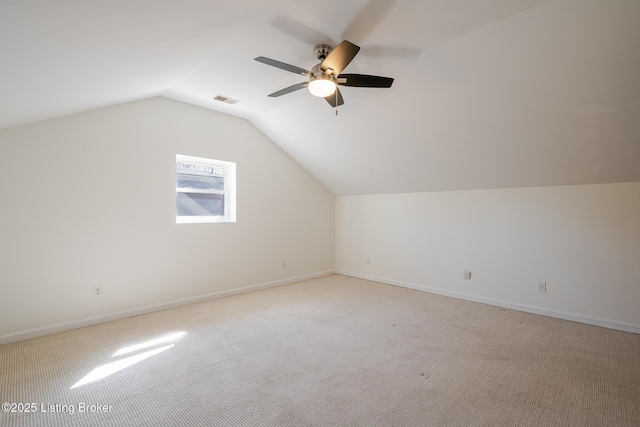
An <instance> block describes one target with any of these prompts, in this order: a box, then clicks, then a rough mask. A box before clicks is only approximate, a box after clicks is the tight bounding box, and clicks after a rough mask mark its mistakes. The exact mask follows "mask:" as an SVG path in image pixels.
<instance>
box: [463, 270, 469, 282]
mask: <svg viewBox="0 0 640 427" xmlns="http://www.w3.org/2000/svg"><path fill="white" fill-rule="evenodd" d="M464 280H471V272H470V271H465V272H464Z"/></svg>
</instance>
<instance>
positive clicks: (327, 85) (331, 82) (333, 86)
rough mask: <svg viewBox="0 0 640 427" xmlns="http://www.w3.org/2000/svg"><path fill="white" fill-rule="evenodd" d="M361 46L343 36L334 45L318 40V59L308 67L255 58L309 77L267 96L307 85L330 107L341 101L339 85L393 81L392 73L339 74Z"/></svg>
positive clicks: (383, 85) (381, 85) (380, 84)
mask: <svg viewBox="0 0 640 427" xmlns="http://www.w3.org/2000/svg"><path fill="white" fill-rule="evenodd" d="M359 50H360V47H359V46H356V45H355V44H353V43H351V42H349V41H347V40H344V41H343V42H342V43H340V44H339V45H338V46H336V47H335V49H331V46H329V45H326V44H319V45H316V46H315V47H314V48H313V53H314V54H315V55H316V58H318V60H319V61H320V63H318V64H316V65H314V66H313V68H311V71H308V70H305V69H304V68H300V67H296V66H295V65H289V64H285V63H284V62H280V61H276V60H275V59H270V58H265V57H264V56H259V57H257V58H255V60H256V61H258V62H262V63H263V64H267V65H271V66H272V67H276V68H280V69H281V70H285V71H289V72H291V73H296V74H300V75H303V76H305V77H308V78H309V80H308V81H306V82H302V83H296V84H294V85H292V86H289V87H286V88H284V89H281V90H279V91H277V92H273V93H272V94H270V95H269V96H270V97H278V96H282V95H286V94H288V93H291V92H295V91H296V90H300V89H302V88H305V87H308V88H309V92H311V94H312V95H314V96H317V97H320V98H324V99H326V100H327V102H328V103H329V104H330V105H331V106H332V107H337V106H339V105H342V104H344V100H343V98H342V94H341V93H340V89H338V86H354V87H372V88H389V87H391V85H392V84H393V79H392V78H391V77H380V76H370V75H367V74H341V73H342V70H344V69H345V68H346V67H347V65H349V63H350V62H351V61H352V60H353V58H355V56H356V55H357V54H358V51H359Z"/></svg>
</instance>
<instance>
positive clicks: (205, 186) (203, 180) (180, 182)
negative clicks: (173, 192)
mask: <svg viewBox="0 0 640 427" xmlns="http://www.w3.org/2000/svg"><path fill="white" fill-rule="evenodd" d="M176 187H178V188H182V189H186V190H189V189H192V190H224V177H222V176H202V175H188V174H182V173H179V174H177V175H176Z"/></svg>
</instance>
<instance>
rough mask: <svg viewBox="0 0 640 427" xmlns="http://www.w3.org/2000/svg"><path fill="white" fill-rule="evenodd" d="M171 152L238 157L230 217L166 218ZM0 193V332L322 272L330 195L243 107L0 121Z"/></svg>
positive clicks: (165, 106)
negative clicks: (17, 123)
mask: <svg viewBox="0 0 640 427" xmlns="http://www.w3.org/2000/svg"><path fill="white" fill-rule="evenodd" d="M176 154H186V155H191V156H198V157H208V158H213V159H218V160H227V161H234V162H236V163H237V222H236V223H226V224H176V223H175V155H176ZM0 194H1V195H2V201H1V205H0V212H1V214H0V215H1V221H0V236H1V238H0V263H1V268H0V344H1V343H3V342H10V341H15V340H18V339H22V338H26V337H30V336H35V335H42V334H44V333H47V332H52V331H56V330H63V329H66V328H70V327H74V326H79V325H82V324H89V323H95V322H97V321H102V320H108V319H110V318H117V317H122V316H126V315H131V314H135V313H138V312H144V311H150V310H152V309H155V308H161V307H166V306H169V305H171V304H177V303H184V302H186V301H190V299H191V300H197V299H198V297H203V296H211V295H214V294H220V293H225V292H226V291H234V290H241V289H246V288H247V287H252V286H257V287H259V286H268V285H273V284H278V283H284V282H287V281H290V280H293V279H297V278H301V277H310V276H314V275H319V274H326V273H329V272H332V271H333V264H334V197H333V195H332V194H331V193H330V192H328V191H327V190H326V189H325V188H324V187H323V186H322V185H320V184H319V183H318V182H317V181H316V180H315V179H314V178H312V177H311V176H310V175H309V174H308V173H306V172H305V171H304V170H303V169H301V168H300V167H299V166H298V165H297V164H296V163H294V162H293V161H292V160H291V159H290V158H289V157H287V156H286V155H285V154H284V153H283V152H282V151H281V150H280V149H278V148H277V147H276V146H275V145H274V144H273V143H272V142H271V141H269V140H268V139H267V138H266V137H265V136H264V135H262V134H261V133H260V132H259V131H258V130H256V129H255V128H254V127H253V126H252V125H251V124H250V123H249V122H247V121H246V120H243V119H238V118H234V117H231V116H228V115H224V114H220V113H216V112H213V111H210V110H206V109H202V108H198V107H194V106H190V105H187V104H182V103H179V102H176V101H172V100H168V99H165V98H152V99H148V100H145V101H139V102H133V103H128V104H122V105H118V106H113V107H109V108H104V109H100V110H95V111H91V112H86V113H82V114H77V115H73V116H68V117H64V118H60V119H55V120H50V121H45V122H40V123H36V124H31V125H27V126H21V127H16V128H11V129H6V130H4V131H0ZM283 261H286V269H283V268H282V262H283ZM96 285H100V286H102V287H103V290H104V296H103V297H102V298H93V287H94V286H96Z"/></svg>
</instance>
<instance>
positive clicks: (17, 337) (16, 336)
mask: <svg viewBox="0 0 640 427" xmlns="http://www.w3.org/2000/svg"><path fill="white" fill-rule="evenodd" d="M333 273H335V271H333V270H327V271H320V272H317V273H311V274H305V275H303V276H296V277H289V278H287V279H282V280H276V281H273V282H265V283H259V284H256V285H250V286H244V287H242V288H235V289H229V290H225V291H219V292H212V293H209V294H204V295H198V296H194V297H188V298H181V299H178V300H174V301H169V302H165V303H161V304H154V305H147V306H144V307H138V308H134V309H130V310H123V311H118V312H115V313H109V314H105V315H101V316H96V317H89V318H85V319H79V320H73V321H70V322H63V323H57V324H55V325H48V326H43V327H39V328H33V329H28V330H24V331H18V332H12V333H9V334H5V335H0V345H4V344H10V343H13V342H18V341H24V340H27V339H31V338H37V337H41V336H44V335H49V334H54V333H57V332H64V331H69V330H71V329H77V328H82V327H85V326H91V325H96V324H98V323H104V322H110V321H112V320H119V319H124V318H126V317H132V316H138V315H141V314H147V313H152V312H154V311H160V310H166V309H168V308H174V307H179V306H182V305H187V304H194V303H198V302H202V301H208V300H212V299H216V298H223V297H228V296H231V295H238V294H243V293H246V292H252V291H257V290H260V289H267V288H273V287H275V286H282V285H287V284H289V283H294V282H300V281H302V280H308V279H314V278H316V277H322V276H327V275H329V274H333Z"/></svg>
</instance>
